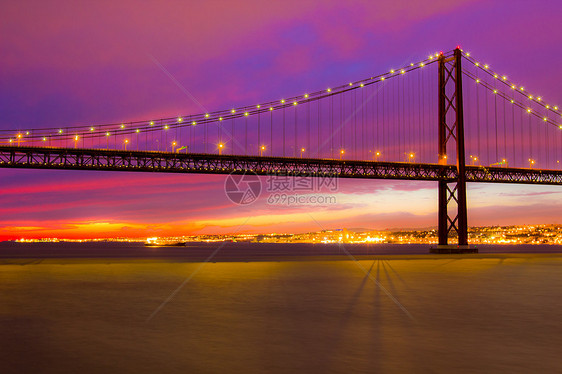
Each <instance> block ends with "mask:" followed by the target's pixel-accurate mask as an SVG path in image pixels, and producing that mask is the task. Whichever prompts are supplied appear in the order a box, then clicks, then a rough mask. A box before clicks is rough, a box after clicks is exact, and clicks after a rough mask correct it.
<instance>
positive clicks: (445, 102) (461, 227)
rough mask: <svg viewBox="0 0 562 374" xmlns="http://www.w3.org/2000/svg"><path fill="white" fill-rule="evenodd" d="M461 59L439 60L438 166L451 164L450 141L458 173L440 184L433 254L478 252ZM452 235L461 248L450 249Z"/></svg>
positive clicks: (456, 56)
mask: <svg viewBox="0 0 562 374" xmlns="http://www.w3.org/2000/svg"><path fill="white" fill-rule="evenodd" d="M461 58H462V55H461V50H460V49H459V48H457V49H455V51H454V54H453V56H451V57H445V55H441V56H440V57H439V93H438V97H439V101H438V102H439V163H440V164H443V165H446V164H447V163H448V161H449V159H448V158H447V143H448V142H449V140H451V142H454V143H455V146H456V147H455V148H456V149H455V150H456V164H457V165H456V166H457V173H456V177H454V178H447V177H446V176H445V175H442V176H441V178H440V180H439V182H438V202H439V213H438V216H439V219H438V221H439V225H438V228H439V245H438V246H437V247H432V248H430V252H431V253H475V252H476V253H477V252H478V250H477V249H476V248H470V247H469V245H468V222H467V208H466V164H465V147H464V116H463V98H462V68H461ZM450 205H456V215H450V214H449V206H450ZM453 209H454V207H453ZM452 232H454V233H456V234H457V238H458V245H449V234H451V233H452Z"/></svg>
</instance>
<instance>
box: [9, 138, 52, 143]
mask: <svg viewBox="0 0 562 374" xmlns="http://www.w3.org/2000/svg"><path fill="white" fill-rule="evenodd" d="M10 140H12V139H10ZM43 141H44V142H45V141H47V138H45V137H43Z"/></svg>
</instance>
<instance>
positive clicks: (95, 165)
mask: <svg viewBox="0 0 562 374" xmlns="http://www.w3.org/2000/svg"><path fill="white" fill-rule="evenodd" d="M0 167H3V168H30V169H63V170H64V169H67V170H106V171H136V172H164V173H200V174H230V173H238V174H243V173H245V172H247V171H253V172H255V173H256V174H258V175H270V174H284V175H289V176H302V175H307V176H311V177H319V176H324V175H337V176H339V177H341V178H364V179H401V180H420V181H441V182H444V183H447V182H454V181H456V180H457V179H458V174H457V168H456V167H455V166H454V165H440V164H415V163H405V162H373V161H348V160H333V159H306V158H289V157H258V156H234V155H216V154H178V153H159V152H150V151H119V150H102V149H81V148H78V149H72V148H71V149H68V148H50V147H15V146H14V147H7V146H0ZM466 180H467V182H479V183H520V184H543V185H544V184H546V185H562V171H561V170H540V169H519V168H504V167H482V166H467V167H466ZM449 191H455V193H456V190H455V188H453V189H452V190H451V189H449ZM451 199H453V200H455V201H456V199H457V198H456V195H455V197H451Z"/></svg>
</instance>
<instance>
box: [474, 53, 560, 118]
mask: <svg viewBox="0 0 562 374" xmlns="http://www.w3.org/2000/svg"><path fill="white" fill-rule="evenodd" d="M463 56H464V57H465V58H466V59H467V60H468V61H470V62H471V63H472V64H473V65H474V66H475V67H477V68H479V69H480V70H481V71H483V72H485V73H486V74H488V75H489V76H490V77H492V78H494V79H496V80H497V81H498V82H501V83H503V84H504V85H505V86H507V87H509V88H510V89H511V90H512V91H513V92H517V93H519V94H520V95H522V96H524V97H525V98H527V99H529V100H531V101H533V102H534V103H535V104H537V105H539V106H542V107H543V108H544V109H546V110H547V111H551V112H552V113H554V114H556V115H557V116H559V117H562V112H560V110H559V109H560V107H559V106H558V105H552V104H549V103H547V102H545V100H544V99H543V98H542V96H537V95H531V94H530V93H528V92H527V91H526V90H525V87H524V86H521V85H518V84H515V82H512V81H511V80H509V79H508V77H507V75H501V74H498V73H497V72H495V71H493V70H492V69H491V68H490V66H489V65H488V64H482V63H481V62H479V61H477V60H476V59H474V58H473V57H471V55H470V53H469V52H463ZM528 109H530V108H528Z"/></svg>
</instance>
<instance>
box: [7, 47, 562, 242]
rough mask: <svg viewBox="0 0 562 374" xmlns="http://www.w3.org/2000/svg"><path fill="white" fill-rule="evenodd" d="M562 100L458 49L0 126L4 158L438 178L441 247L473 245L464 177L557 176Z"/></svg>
mask: <svg viewBox="0 0 562 374" xmlns="http://www.w3.org/2000/svg"><path fill="white" fill-rule="evenodd" d="M561 145H562V111H561V110H560V108H559V107H558V106H557V105H553V104H552V103H550V102H548V101H547V100H546V99H545V98H543V97H541V96H538V95H535V94H533V93H530V92H528V91H527V90H526V89H525V87H524V86H521V85H520V84H517V83H515V82H513V81H512V80H511V79H510V78H508V77H507V76H506V75H503V74H499V73H497V72H496V71H494V70H492V68H491V67H489V66H488V65H487V64H484V63H482V62H480V61H478V60H476V59H475V58H473V57H472V56H471V55H470V53H468V52H465V51H463V50H461V49H460V48H456V49H455V50H452V51H449V52H445V53H443V52H441V53H436V54H433V55H431V56H428V58H426V59H424V60H422V61H418V62H414V63H410V64H408V65H406V66H402V67H397V68H395V69H391V70H390V71H387V72H385V73H383V74H379V75H376V76H371V77H367V78H365V79H362V80H358V81H353V82H349V83H345V84H341V85H338V86H334V87H327V88H324V89H322V90H319V91H314V92H308V93H302V94H300V95H297V96H291V97H286V98H281V99H278V100H275V101H268V102H263V103H259V104H254V105H248V106H243V107H237V108H232V109H226V110H218V111H214V112H209V113H200V114H191V115H182V116H177V117H170V118H161V119H150V120H146V121H134V122H127V123H112V124H101V125H84V126H69V127H60V128H34V129H15V130H0V167H4V168H35V169H74V170H112V171H139V172H174V173H209V174H230V173H236V174H244V173H250V172H252V173H255V174H258V175H271V174H283V175H289V176H303V175H304V176H311V177H314V176H323V175H332V176H337V177H340V178H365V179H402V180H425V181H437V182H438V204H439V211H438V216H439V217H438V221H439V247H438V248H439V250H443V251H448V250H452V247H451V246H450V243H451V242H456V243H457V245H456V246H454V248H457V249H460V250H469V247H468V223H467V206H466V199H467V197H466V183H468V182H480V183H524V184H546V185H562V170H561V167H560V159H561V158H562V151H561V150H562V147H561Z"/></svg>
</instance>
